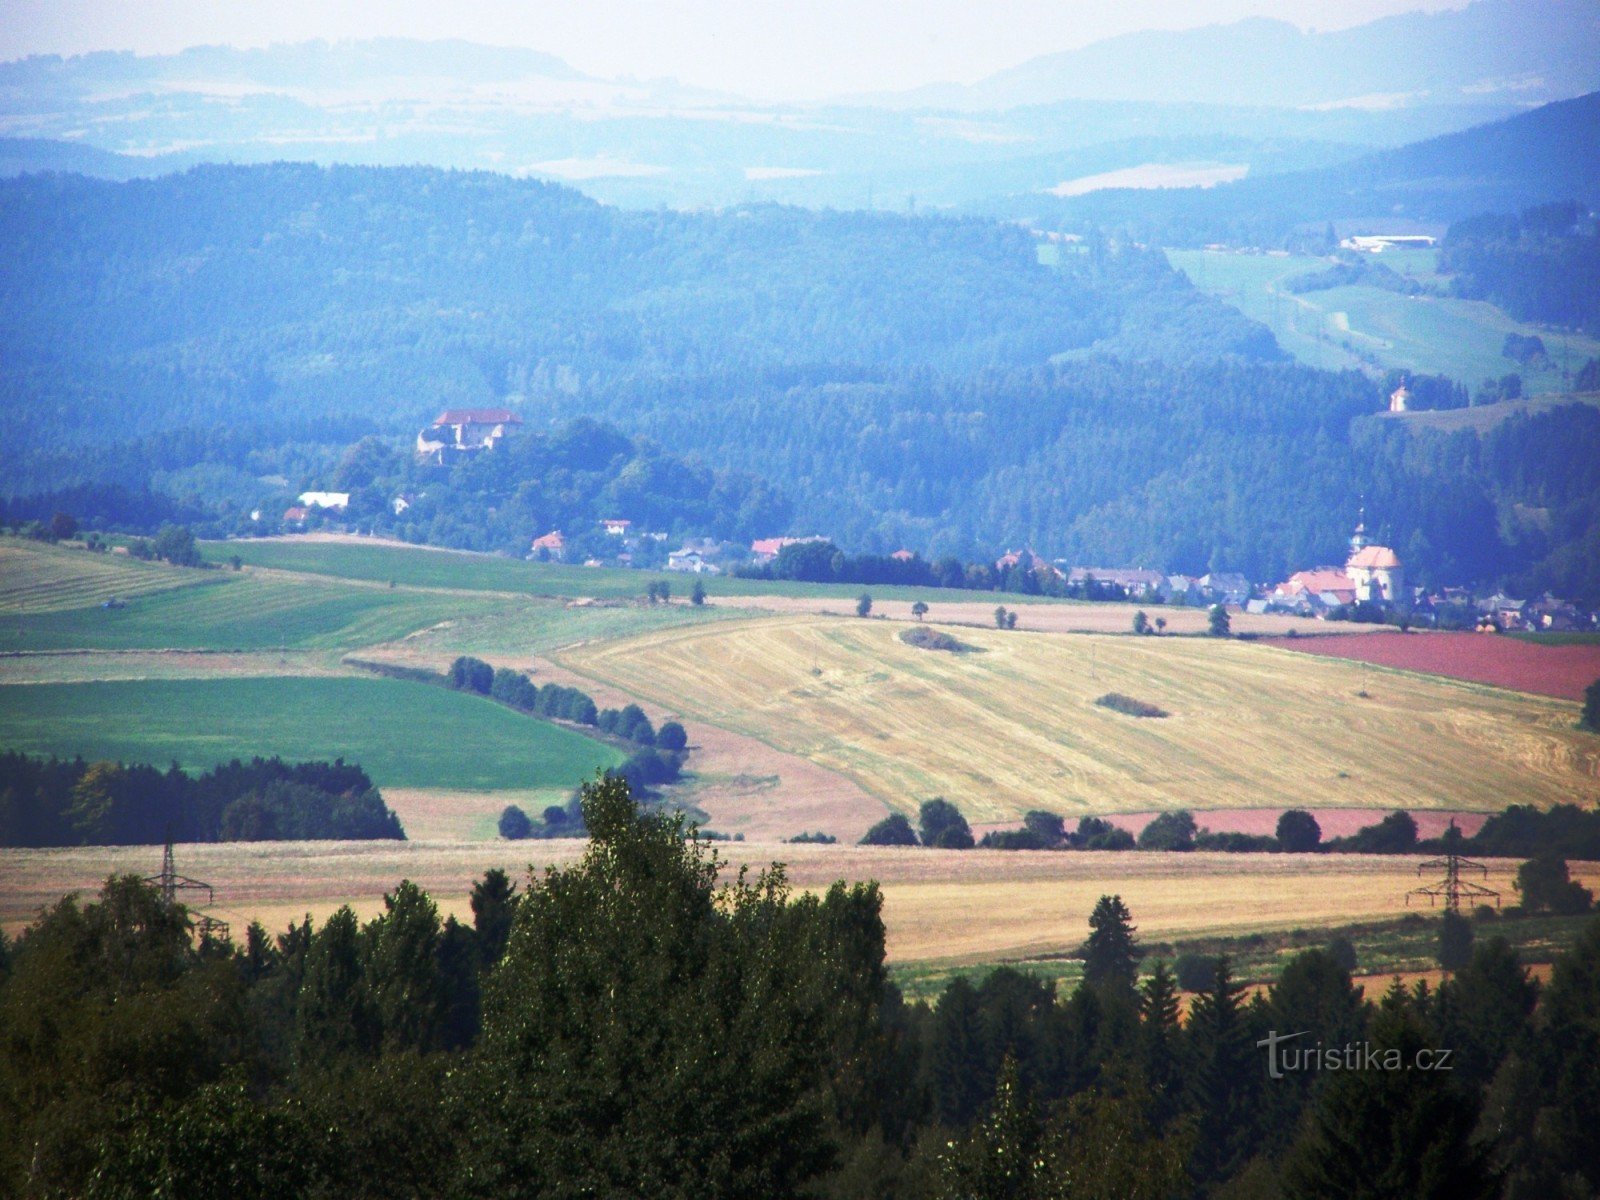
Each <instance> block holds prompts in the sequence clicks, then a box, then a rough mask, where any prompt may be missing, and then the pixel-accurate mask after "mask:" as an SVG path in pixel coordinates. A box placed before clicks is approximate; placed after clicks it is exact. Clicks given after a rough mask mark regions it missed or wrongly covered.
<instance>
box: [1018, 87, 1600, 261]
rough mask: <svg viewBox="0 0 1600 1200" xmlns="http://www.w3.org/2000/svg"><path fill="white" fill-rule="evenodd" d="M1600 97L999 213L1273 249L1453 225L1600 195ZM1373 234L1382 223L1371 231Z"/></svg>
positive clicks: (1021, 199) (1173, 239)
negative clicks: (1264, 166)
mask: <svg viewBox="0 0 1600 1200" xmlns="http://www.w3.org/2000/svg"><path fill="white" fill-rule="evenodd" d="M1596 146H1600V92H1595V93H1591V94H1590V95H1586V96H1580V97H1577V98H1576V99H1572V100H1563V101H1559V102H1557V103H1553V104H1548V105H1545V106H1544V107H1542V108H1538V109H1535V110H1534V111H1532V112H1529V113H1523V114H1520V115H1518V116H1515V117H1510V118H1508V119H1506V120H1504V121H1496V122H1491V123H1489V124H1485V125H1480V126H1477V127H1476V128H1473V129H1468V130H1464V131H1462V132H1460V133H1453V134H1445V135H1443V136H1440V137H1437V138H1431V139H1429V140H1427V141H1423V142H1417V143H1414V144H1412V145H1407V146H1402V147H1398V148H1396V149H1392V150H1385V151H1380V152H1378V153H1375V154H1370V155H1366V156H1363V157H1361V158H1357V159H1353V160H1351V161H1348V162H1344V163H1339V164H1335V165H1332V166H1328V167H1321V168H1316V169H1312V170H1304V171H1292V172H1286V173H1283V174H1280V175H1276V176H1271V177H1256V178H1246V179H1242V180H1239V181H1237V182H1227V183H1222V184H1219V185H1218V186H1216V187H1214V188H1185V189H1176V188H1169V189H1141V190H1131V189H1106V190H1101V191H1097V192H1092V193H1088V194H1086V195H1082V196H1076V197H1064V198H1058V197H1053V196H1049V195H1041V194H1038V193H1032V194H1028V195H1025V196H1018V197H1013V198H1011V199H1009V200H1007V201H1005V202H1003V203H1000V204H997V205H995V206H993V208H992V209H991V210H990V211H993V212H996V213H997V214H1003V215H1006V216H1014V217H1026V218H1029V219H1034V220H1040V221H1045V222H1050V221H1058V220H1059V221H1066V222H1068V223H1070V222H1072V221H1074V220H1076V221H1082V222H1089V223H1101V222H1108V221H1110V222H1123V223H1126V224H1128V226H1129V227H1130V228H1133V229H1134V230H1136V231H1137V232H1138V233H1139V234H1140V235H1141V236H1147V237H1150V238H1152V239H1154V240H1157V241H1159V242H1160V243H1162V244H1164V245H1198V244H1203V243H1206V242H1211V241H1231V242H1239V241H1245V242H1251V243H1255V244H1260V245H1277V244H1279V243H1280V242H1281V241H1282V239H1283V238H1284V237H1285V236H1286V235H1287V234H1288V233H1289V232H1290V231H1291V230H1293V229H1294V228H1295V227H1296V226H1303V225H1305V224H1308V223H1317V224H1320V223H1323V222H1328V221H1351V220H1367V221H1376V222H1379V223H1382V222H1385V221H1388V222H1393V221H1395V220H1396V219H1400V220H1410V221H1425V222H1431V223H1433V224H1435V225H1436V226H1438V227H1439V228H1438V232H1443V225H1444V224H1447V223H1449V222H1451V221H1455V220H1460V219H1462V218H1465V217H1470V216H1474V215H1477V214H1480V213H1485V212H1509V211H1514V210H1517V209H1521V208H1525V207H1529V206H1532V205H1536V204H1542V203H1549V202H1553V201H1560V200H1579V201H1583V202H1587V203H1592V202H1594V201H1596V199H1600V153H1596V150H1595V147H1596ZM1375 228H1376V227H1375Z"/></svg>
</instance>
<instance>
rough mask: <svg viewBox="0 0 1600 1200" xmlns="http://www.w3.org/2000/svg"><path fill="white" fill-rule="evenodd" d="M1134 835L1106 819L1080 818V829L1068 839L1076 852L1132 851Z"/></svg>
mask: <svg viewBox="0 0 1600 1200" xmlns="http://www.w3.org/2000/svg"><path fill="white" fill-rule="evenodd" d="M1135 844H1136V843H1135V842H1134V839H1133V834H1131V833H1129V832H1128V831H1127V830H1126V829H1123V828H1121V827H1120V826H1117V825H1113V824H1112V823H1111V822H1110V821H1107V820H1106V819H1105V818H1104V817H1079V818H1078V828H1077V829H1076V830H1075V831H1074V832H1073V833H1072V834H1071V836H1069V837H1068V838H1067V845H1069V846H1070V847H1072V849H1074V850H1132V849H1133V848H1134V846H1135Z"/></svg>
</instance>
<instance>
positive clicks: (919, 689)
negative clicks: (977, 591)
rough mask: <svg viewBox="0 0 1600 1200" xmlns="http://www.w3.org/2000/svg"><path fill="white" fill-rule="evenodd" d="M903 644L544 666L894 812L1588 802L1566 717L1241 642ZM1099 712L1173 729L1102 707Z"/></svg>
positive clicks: (1583, 738)
mask: <svg viewBox="0 0 1600 1200" xmlns="http://www.w3.org/2000/svg"><path fill="white" fill-rule="evenodd" d="M897 628H899V627H898V626H896V625H894V624H892V623H890V622H878V621H857V620H842V619H826V618H806V617H791V618H778V619H772V620H764V621H752V622H740V623H737V624H719V625H712V626H702V627H698V628H681V629H673V630H666V631H663V632H660V633H655V634H648V635H645V636H643V637H639V638H635V639H631V640H628V641H622V642H612V643H604V644H597V645H587V646H580V647H575V648H573V649H570V650H566V651H562V652H560V653H558V654H557V655H556V656H555V657H556V658H557V659H558V661H560V662H562V663H564V664H565V665H567V666H569V667H571V668H572V669H574V670H576V671H578V672H580V673H583V674H585V675H589V676H592V677H594V678H597V679H601V680H604V681H606V682H608V683H611V684H614V685H616V686H618V687H620V688H622V689H624V690H626V691H629V692H632V693H634V694H636V695H640V696H644V697H646V698H649V699H651V700H654V701H656V702H658V703H662V704H668V703H670V704H672V705H674V706H675V707H676V708H678V709H679V710H681V711H682V712H683V713H684V714H685V715H686V717H687V718H689V719H692V720H700V721H709V722H712V723H714V724H719V725H723V726H725V727H727V728H730V729H734V730H736V731H738V732H741V733H746V734H749V735H751V736H754V737H757V738H760V739H761V740H763V741H766V742H768V743H769V744H771V745H773V746H775V747H777V748H778V749H780V750H785V751H788V752H791V753H795V754H799V755H801V756H803V757H806V758H809V759H810V760H812V761H813V762H816V763H818V764H819V765H822V766H824V767H829V768H832V769H835V770H837V771H839V772H841V773H843V774H845V775H847V776H849V777H850V778H851V779H853V780H855V781H856V782H857V783H858V784H860V785H861V786H862V787H863V788H865V789H866V790H867V791H868V792H869V793H871V794H873V795H875V796H877V797H879V798H880V799H882V800H883V801H884V802H885V803H887V804H890V805H891V806H894V807H897V808H900V809H902V810H903V811H906V812H915V810H916V808H917V806H918V804H919V803H920V802H922V801H924V800H927V799H929V798H931V797H933V796H943V797H945V798H946V799H948V800H951V801H952V802H954V803H955V804H956V805H957V806H958V807H960V808H961V810H962V811H963V812H964V813H965V814H966V815H967V817H968V819H969V820H972V821H974V822H1001V821H1012V822H1014V821H1016V820H1018V819H1020V817H1021V816H1022V814H1023V813H1024V812H1026V811H1027V810H1028V809H1032V808H1047V809H1053V810H1055V811H1057V812H1060V813H1062V814H1064V815H1066V816H1068V817H1069V818H1074V819H1075V818H1076V817H1077V816H1079V815H1082V814H1088V813H1112V812H1128V811H1159V810H1170V809H1176V808H1190V809H1196V810H1204V809H1207V808H1251V807H1255V808H1267V809H1274V810H1282V809H1284V808H1288V807H1294V806H1305V807H1316V808H1343V807H1351V808H1372V807H1375V806H1382V807H1385V808H1414V809H1464V810H1493V809H1500V808H1502V807H1504V806H1505V805H1506V804H1508V803H1511V802H1519V803H1534V804H1553V803H1556V802H1558V801H1572V800H1578V801H1580V802H1592V801H1594V800H1596V799H1600V744H1597V743H1596V740H1595V739H1594V738H1593V736H1592V735H1586V734H1583V733H1580V732H1578V731H1577V730H1575V729H1574V728H1573V726H1574V723H1575V720H1576V716H1577V706H1576V705H1573V704H1570V703H1564V702H1560V701H1555V700H1547V699H1544V698H1540V697H1531V696H1521V695H1517V694H1514V693H1509V692H1503V691H1498V690H1495V689H1490V688H1483V687H1479V686H1476V685H1470V684H1462V683H1456V682H1453V681H1448V680H1442V679H1433V678H1426V677H1418V676H1410V675H1387V674H1385V675H1383V676H1382V677H1381V678H1366V677H1365V676H1363V673H1362V672H1363V668H1362V667H1361V666H1360V665H1359V664H1352V663H1347V662H1342V661H1334V660H1328V659H1320V658H1314V657H1311V656H1307V655H1299V654H1293V653H1290V652H1288V651H1283V650H1277V649H1274V648H1271V647H1265V646H1260V645H1255V644H1250V643H1244V642H1238V641H1213V640H1210V639H1195V638H1133V637H1116V638H1110V637H1096V636H1093V635H1085V636H1080V637H1072V638H1063V637H1054V636H1050V635H1044V634H1030V633H1021V632H1013V633H1003V632H1000V631H998V630H992V629H991V630H977V629H971V630H968V629H963V630H962V631H961V637H962V639H963V640H964V641H968V642H970V643H973V644H975V645H977V646H978V647H979V648H980V649H981V650H982V653H976V654H965V655H960V656H955V655H936V654H927V653H923V652H921V651H918V650H916V649H914V648H913V647H910V646H906V645H904V644H902V643H901V642H900V641H899V639H898V638H897V637H896V636H895V633H896V630H897ZM1370 674H1371V673H1370V672H1368V675H1370ZM1363 690H1365V691H1367V692H1368V693H1369V694H1368V695H1367V696H1365V697H1363V696H1360V695H1358V694H1357V693H1359V692H1361V691H1363ZM1108 691H1118V692H1122V693H1124V694H1126V695H1130V696H1135V697H1137V698H1139V699H1141V700H1144V701H1146V702H1148V703H1152V704H1157V705H1160V706H1161V707H1162V708H1164V709H1166V710H1167V711H1168V712H1170V713H1171V714H1172V715H1171V716H1170V717H1168V718H1166V719H1165V720H1162V721H1139V720H1134V719H1131V718H1128V717H1125V716H1122V715H1121V714H1119V713H1115V712H1110V711H1108V710H1106V709H1104V708H1097V707H1096V706H1095V705H1094V703H1093V702H1094V700H1095V698H1096V697H1098V696H1101V695H1104V694H1105V693H1106V692H1108Z"/></svg>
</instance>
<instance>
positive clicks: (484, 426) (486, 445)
mask: <svg viewBox="0 0 1600 1200" xmlns="http://www.w3.org/2000/svg"><path fill="white" fill-rule="evenodd" d="M521 424H522V418H521V417H519V416H517V414H516V413H514V412H512V411H511V410H510V409H507V408H448V409H446V410H445V411H444V412H442V413H440V414H439V415H438V416H437V417H435V418H434V420H433V424H432V425H430V426H428V428H426V429H424V430H423V431H422V432H420V433H419V434H417V458H418V459H419V460H421V461H431V462H433V463H434V464H435V465H437V466H444V465H445V464H446V463H447V462H448V461H449V460H450V459H451V458H452V457H457V456H460V455H462V454H474V453H477V452H478V451H480V450H493V449H494V448H495V445H496V444H497V443H498V442H499V441H500V439H501V438H503V437H505V436H506V433H507V431H508V430H510V428H511V427H512V426H515V425H521Z"/></svg>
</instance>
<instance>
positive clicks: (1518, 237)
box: [1439, 203, 1600, 352]
mask: <svg viewBox="0 0 1600 1200" xmlns="http://www.w3.org/2000/svg"><path fill="white" fill-rule="evenodd" d="M1439 270H1440V271H1448V272H1453V273H1454V274H1455V276H1456V278H1455V280H1454V281H1453V284H1454V288H1455V291H1456V293H1457V294H1458V295H1461V296H1465V297H1467V298H1469V299H1473V300H1492V301H1494V303H1496V304H1498V305H1499V306H1500V307H1501V308H1503V309H1505V310H1506V311H1507V312H1509V313H1510V314H1511V315H1512V316H1514V317H1518V318H1520V319H1522V320H1524V321H1539V322H1542V323H1544V324H1547V325H1556V326H1562V327H1565V328H1570V329H1582V330H1585V331H1587V332H1590V333H1594V332H1600V226H1597V224H1596V222H1595V220H1594V218H1593V217H1591V216H1590V215H1589V213H1588V211H1587V209H1586V208H1585V207H1584V206H1582V205H1579V204H1571V203H1568V204H1550V205H1545V206H1542V207H1539V208H1530V209H1527V210H1526V211H1524V212H1522V213H1521V214H1504V215H1488V216H1480V217H1473V218H1470V219H1468V220H1465V221H1457V222H1456V223H1455V224H1454V225H1452V226H1450V230H1449V232H1448V233H1447V234H1446V235H1445V238H1444V241H1443V242H1442V243H1441V244H1440V247H1439ZM1541 352H1542V348H1541Z"/></svg>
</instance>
